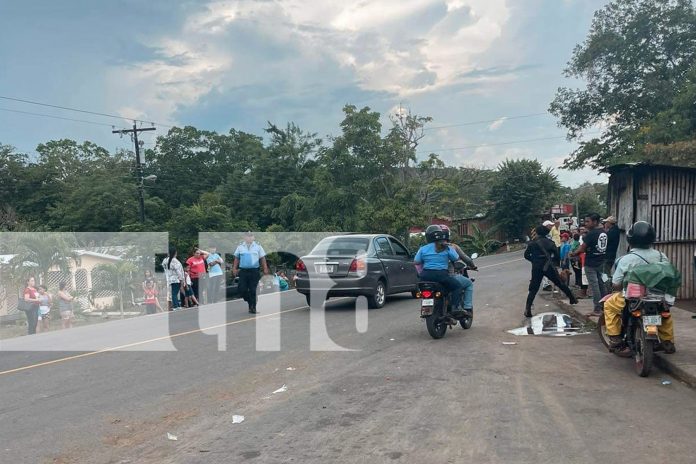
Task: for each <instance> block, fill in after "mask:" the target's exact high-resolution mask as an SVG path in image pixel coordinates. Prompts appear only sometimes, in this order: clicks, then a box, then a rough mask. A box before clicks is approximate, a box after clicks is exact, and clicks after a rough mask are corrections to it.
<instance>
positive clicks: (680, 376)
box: [547, 296, 696, 389]
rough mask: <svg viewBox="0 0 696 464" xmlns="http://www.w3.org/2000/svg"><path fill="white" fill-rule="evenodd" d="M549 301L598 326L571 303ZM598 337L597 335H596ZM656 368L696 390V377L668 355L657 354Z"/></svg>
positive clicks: (551, 297)
mask: <svg viewBox="0 0 696 464" xmlns="http://www.w3.org/2000/svg"><path fill="white" fill-rule="evenodd" d="M547 299H548V300H550V301H553V302H554V303H556V304H557V305H558V306H560V307H561V309H562V310H563V311H566V312H568V313H570V314H571V315H572V316H573V317H576V318H577V319H579V320H581V321H584V322H592V323H593V324H596V323H597V321H596V320H593V319H592V318H591V317H588V316H587V315H586V314H583V313H581V312H580V311H578V310H577V309H575V307H574V306H573V305H571V304H570V303H568V302H566V301H563V300H562V299H560V298H558V297H556V296H550V297H547ZM594 335H595V336H596V333H595V334H594ZM655 366H657V367H658V368H660V369H661V370H662V371H664V372H665V373H666V374H669V375H671V376H672V377H674V378H675V379H677V380H679V381H681V382H684V383H685V384H686V385H688V386H689V387H691V388H693V389H696V375H694V374H692V373H690V372H687V371H686V370H685V369H683V368H681V367H680V366H679V364H677V363H675V362H674V361H672V360H671V359H670V358H669V356H668V355H664V354H660V353H655Z"/></svg>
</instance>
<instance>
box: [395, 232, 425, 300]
mask: <svg viewBox="0 0 696 464" xmlns="http://www.w3.org/2000/svg"><path fill="white" fill-rule="evenodd" d="M389 242H390V244H391V246H392V250H393V251H394V255H395V256H396V258H397V259H398V261H399V264H400V267H401V276H400V277H399V285H400V287H399V289H400V290H403V291H409V290H414V289H415V288H416V284H417V282H418V273H417V272H416V265H415V264H414V262H413V258H412V257H411V253H410V252H409V251H408V248H406V247H405V246H404V245H403V244H402V243H401V242H400V241H398V240H397V239H395V238H394V237H389Z"/></svg>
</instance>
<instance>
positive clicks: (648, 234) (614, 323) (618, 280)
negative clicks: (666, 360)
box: [604, 221, 676, 354]
mask: <svg viewBox="0 0 696 464" xmlns="http://www.w3.org/2000/svg"><path fill="white" fill-rule="evenodd" d="M626 238H627V240H628V243H629V245H630V246H631V251H629V252H628V253H627V254H626V255H624V256H622V257H621V258H620V259H619V260H618V261H617V262H616V270H615V271H614V275H613V276H612V280H611V283H612V286H613V290H614V292H615V293H614V294H612V295H611V296H610V297H609V298H608V299H607V300H606V301H605V302H604V321H605V323H606V327H607V335H608V336H609V339H610V341H611V345H612V346H613V347H617V346H619V345H620V344H621V342H622V340H621V312H622V311H623V308H624V306H625V304H626V300H625V298H624V295H623V288H624V282H623V281H624V277H625V276H626V273H627V272H628V271H630V270H631V269H632V268H634V267H636V266H641V265H644V264H652V263H657V262H660V261H662V262H664V261H667V262H669V259H668V258H667V256H665V255H664V253H662V252H660V251H658V250H655V249H653V248H652V244H653V243H655V228H654V227H653V226H652V225H650V224H649V223H647V222H645V221H638V222H636V223H635V224H633V226H632V227H631V228H630V229H629V231H628V233H627V234H626ZM658 335H659V337H660V342H661V345H662V346H661V347H660V348H661V349H664V352H665V353H667V354H672V353H674V352H675V351H676V347H675V346H674V322H673V321H672V318H671V317H668V318H663V319H662V325H661V326H658Z"/></svg>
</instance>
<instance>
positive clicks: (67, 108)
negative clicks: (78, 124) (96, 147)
mask: <svg viewBox="0 0 696 464" xmlns="http://www.w3.org/2000/svg"><path fill="white" fill-rule="evenodd" d="M0 99H3V100H9V101H14V102H20V103H27V104H29V105H38V106H46V107H49V108H57V109H60V110H66V111H75V112H77V113H85V114H93V115H95V116H104V117H107V118H116V119H121V120H124V119H125V120H131V121H135V122H140V123H146V124H157V125H158V126H162V127H169V128H171V127H172V126H168V125H166V124H161V123H158V122H155V121H146V120H144V119H136V118H129V117H126V116H119V115H116V114H109V113H100V112H98V111H90V110H82V109H79V108H71V107H69V106H60V105H52V104H50V103H42V102H37V101H32V100H24V99H22V98H14V97H7V96H3V95H0Z"/></svg>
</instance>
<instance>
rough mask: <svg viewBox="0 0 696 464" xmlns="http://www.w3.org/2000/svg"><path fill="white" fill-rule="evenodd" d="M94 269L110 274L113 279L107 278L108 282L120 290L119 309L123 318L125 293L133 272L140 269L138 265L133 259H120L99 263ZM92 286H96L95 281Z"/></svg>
mask: <svg viewBox="0 0 696 464" xmlns="http://www.w3.org/2000/svg"><path fill="white" fill-rule="evenodd" d="M94 270H95V271H97V272H103V273H105V274H108V275H109V276H110V277H111V280H107V282H110V283H111V284H112V286H113V284H116V285H115V286H113V287H112V288H114V289H115V290H117V291H118V295H119V299H118V300H119V306H120V308H119V309H120V310H121V318H122V319H123V297H124V295H123V294H124V292H125V290H126V288H128V283H129V281H130V280H131V279H132V278H133V272H135V271H137V270H138V266H136V265H135V264H134V263H132V262H131V261H119V262H118V263H115V264H99V265H98V266H95V267H94ZM92 287H94V283H92Z"/></svg>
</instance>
